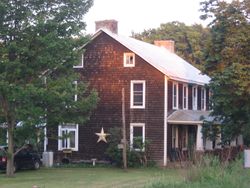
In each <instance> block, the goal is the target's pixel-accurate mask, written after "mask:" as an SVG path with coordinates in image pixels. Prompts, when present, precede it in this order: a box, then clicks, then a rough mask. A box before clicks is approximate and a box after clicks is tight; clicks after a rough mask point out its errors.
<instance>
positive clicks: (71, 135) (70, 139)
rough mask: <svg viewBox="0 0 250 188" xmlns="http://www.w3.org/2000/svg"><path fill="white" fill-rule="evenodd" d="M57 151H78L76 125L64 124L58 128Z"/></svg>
mask: <svg viewBox="0 0 250 188" xmlns="http://www.w3.org/2000/svg"><path fill="white" fill-rule="evenodd" d="M58 137H59V140H58V150H59V151H60V150H63V149H72V150H73V151H78V125H75V124H65V125H59V126H58Z"/></svg>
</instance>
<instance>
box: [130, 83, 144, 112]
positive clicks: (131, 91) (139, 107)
mask: <svg viewBox="0 0 250 188" xmlns="http://www.w3.org/2000/svg"><path fill="white" fill-rule="evenodd" d="M134 84H142V105H140V106H138V105H134ZM145 98H146V81H145V80H131V82H130V108H136V109H143V108H145Z"/></svg>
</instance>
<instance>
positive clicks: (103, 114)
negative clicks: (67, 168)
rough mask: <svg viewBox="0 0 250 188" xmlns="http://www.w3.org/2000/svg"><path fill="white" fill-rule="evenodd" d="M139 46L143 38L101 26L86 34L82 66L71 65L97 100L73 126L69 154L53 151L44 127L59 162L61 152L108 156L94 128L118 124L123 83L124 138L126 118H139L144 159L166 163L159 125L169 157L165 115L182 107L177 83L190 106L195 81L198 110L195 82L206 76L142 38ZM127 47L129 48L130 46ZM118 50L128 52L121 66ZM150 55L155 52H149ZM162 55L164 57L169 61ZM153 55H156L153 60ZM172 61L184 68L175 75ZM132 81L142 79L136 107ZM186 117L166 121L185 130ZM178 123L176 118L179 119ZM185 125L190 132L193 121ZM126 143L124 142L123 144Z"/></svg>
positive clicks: (73, 157)
mask: <svg viewBox="0 0 250 188" xmlns="http://www.w3.org/2000/svg"><path fill="white" fill-rule="evenodd" d="M137 45H138V46H137ZM135 47H137V48H135ZM143 47H144V43H142V42H139V43H138V41H137V42H135V39H128V40H125V39H124V38H119V37H118V35H113V34H110V33H109V32H105V31H103V30H101V31H100V32H97V34H95V35H94V36H93V37H92V40H91V41H90V42H89V43H87V44H85V45H84V46H83V52H84V55H83V58H84V59H83V67H82V68H77V69H75V71H78V72H79V73H80V74H81V78H80V79H81V80H82V81H84V82H87V83H89V87H90V89H95V90H96V91H97V92H98V96H99V99H100V100H99V102H98V104H97V108H96V109H95V110H94V111H93V113H92V114H91V116H90V118H89V121H87V122H86V123H85V124H84V125H79V127H78V130H79V131H78V151H72V153H69V154H65V153H63V151H58V141H57V140H55V139H51V138H53V137H56V136H58V128H55V129H52V130H49V129H48V138H49V140H48V143H49V144H48V147H47V149H48V151H51V150H52V151H54V159H55V161H57V162H61V161H62V159H63V158H64V157H67V158H69V159H70V160H72V161H81V160H90V159H92V158H96V159H97V160H105V161H106V160H109V158H108V156H107V155H106V154H105V152H106V149H107V147H108V144H109V136H107V141H108V143H105V142H102V141H101V142H99V143H97V140H98V136H97V135H96V134H95V133H99V132H100V131H101V129H102V127H103V129H104V132H105V133H110V129H111V128H114V127H119V128H122V89H123V88H124V90H125V121H126V139H127V143H129V144H130V135H131V134H130V125H131V123H133V124H135V123H140V124H143V125H144V127H145V140H146V141H149V157H150V158H149V159H148V160H154V161H156V162H157V163H158V164H160V165H163V164H164V165H166V164H165V162H166V161H164V155H165V153H164V126H167V132H166V134H167V138H166V139H167V140H166V141H167V143H166V144H167V158H168V159H167V160H169V159H170V156H171V155H170V154H171V148H172V144H171V143H172V135H171V134H172V132H171V128H172V126H173V125H172V124H170V123H171V121H170V120H169V119H170V117H169V116H171V115H172V116H173V115H175V114H178V113H179V112H184V111H183V102H184V101H183V85H184V84H185V85H187V87H188V89H187V95H188V104H187V109H188V110H193V105H192V86H194V85H197V84H200V85H197V110H201V88H202V87H203V86H201V85H202V84H203V83H204V84H205V83H208V81H207V80H208V78H207V77H206V76H204V77H203V76H201V75H200V74H198V72H197V69H194V68H193V67H192V66H190V65H189V64H188V63H187V62H185V61H184V60H182V59H181V58H179V57H176V55H173V53H170V54H169V52H166V53H165V51H164V53H162V52H163V51H162V49H161V48H159V49H155V46H152V45H151V46H149V44H146V45H145V49H146V55H145V53H142V52H144V51H143V50H144V48H143ZM156 48H158V47H156ZM130 49H133V51H134V52H133V51H131V50H130ZM142 49H143V50H142ZM158 50H160V52H159V53H157V52H158ZM135 52H137V53H135ZM124 53H132V55H131V54H129V56H128V57H129V59H128V64H126V65H127V67H124ZM133 54H134V55H133ZM139 54H140V55H139ZM152 54H153V55H152ZM155 54H156V55H155ZM157 55H158V56H157ZM155 56H157V57H156V58H154V57H155ZM159 56H163V59H161V58H159ZM166 56H167V57H166ZM149 57H150V58H149ZM168 57H170V60H171V61H170V60H169V58H168ZM130 58H131V59H130ZM147 58H148V59H147ZM158 58H159V59H160V60H161V61H159V62H156V61H157V60H158ZM180 59H181V60H180ZM130 60H135V63H134V64H133V61H130ZM172 60H174V61H172ZM131 62H132V63H131ZM165 62H166V64H165ZM173 63H176V64H173ZM175 65H177V66H176V67H177V68H178V66H182V68H183V69H181V70H185V71H184V73H183V74H181V73H180V72H178V71H177V73H178V74H176V75H175V74H174V73H175V72H174V71H175ZM188 73H190V74H188ZM171 74H172V75H171ZM165 75H166V76H167V78H168V79H167V89H168V90H167V93H166V95H167V101H166V102H167V106H166V108H167V112H166V113H167V116H168V117H164V110H165V109H164V107H165V106H164V104H165V100H164V92H165V88H164V87H165ZM190 75H191V76H190ZM192 75H196V77H195V76H194V77H192ZM182 76H183V77H182ZM175 79H176V80H175ZM192 79H193V80H192ZM132 81H134V82H138V81H139V82H143V83H145V85H144V86H145V105H142V106H143V107H142V108H133V105H131V83H132ZM188 82H190V83H188ZM173 83H178V92H176V93H178V96H177V98H178V100H176V102H178V104H177V105H178V108H176V109H173ZM139 92H141V91H139ZM137 96H138V95H137ZM140 96H141V93H140V94H139V99H140ZM137 102H138V101H137ZM139 102H141V101H139ZM135 106H136V105H135ZM208 106H209V90H208V89H206V110H208ZM136 107H138V106H136ZM186 112H190V111H185V113H186ZM199 112H201V111H199ZM192 113H196V112H192ZM178 117H180V116H178ZM168 118H169V119H168ZM164 119H165V120H166V121H164ZM186 119H187V118H186ZM186 119H184V121H182V119H181V120H179V119H178V118H176V119H174V121H172V123H173V124H175V126H180V130H182V131H184V130H187V129H184V127H185V126H187V125H185V121H188V120H186ZM183 122H184V123H183ZM179 123H181V124H180V125H179ZM182 123H183V124H182ZM192 124H193V123H192ZM182 126H184V127H182ZM188 126H190V128H188V131H189V132H190V130H191V129H194V130H192V131H191V132H192V134H193V132H195V129H196V127H197V125H188ZM179 136H180V137H182V134H181V133H180V135H179ZM180 139H181V138H180ZM128 147H130V146H129V145H128Z"/></svg>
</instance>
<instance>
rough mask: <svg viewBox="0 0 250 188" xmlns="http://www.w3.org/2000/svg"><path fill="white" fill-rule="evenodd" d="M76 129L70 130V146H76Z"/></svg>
mask: <svg viewBox="0 0 250 188" xmlns="http://www.w3.org/2000/svg"><path fill="white" fill-rule="evenodd" d="M75 138H76V137H75V131H70V132H69V141H70V145H69V148H75Z"/></svg>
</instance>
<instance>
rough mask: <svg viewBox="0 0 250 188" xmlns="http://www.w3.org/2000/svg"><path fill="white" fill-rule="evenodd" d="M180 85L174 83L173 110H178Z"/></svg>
mask: <svg viewBox="0 0 250 188" xmlns="http://www.w3.org/2000/svg"><path fill="white" fill-rule="evenodd" d="M178 93H179V91H178V83H177V82H173V109H178Z"/></svg>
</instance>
